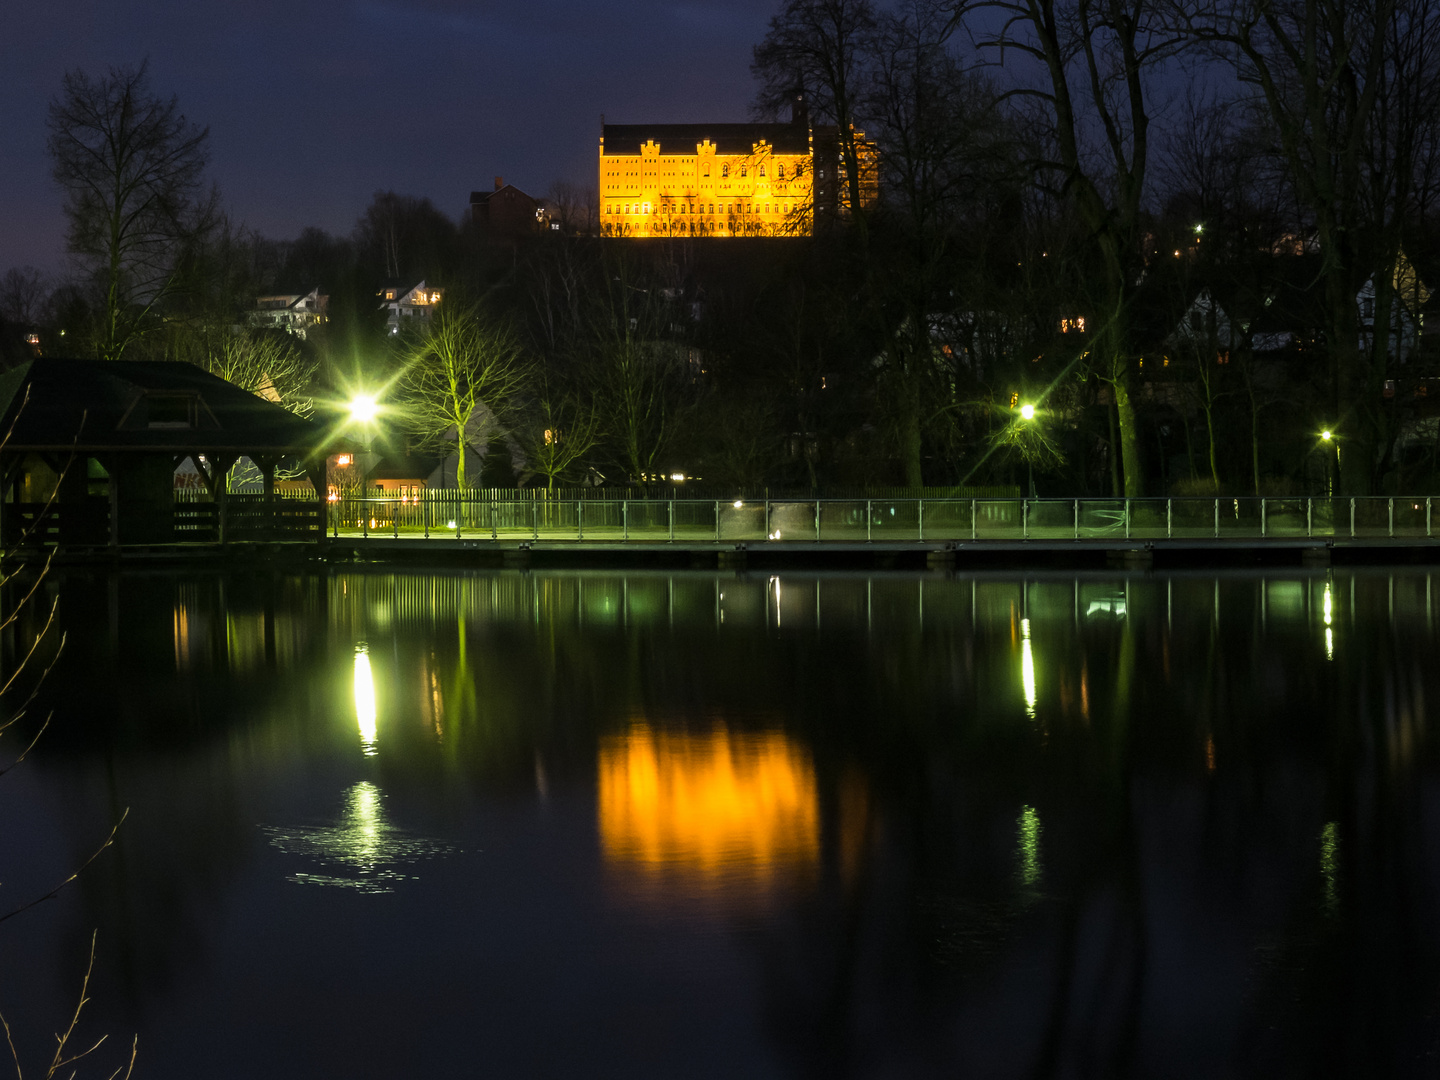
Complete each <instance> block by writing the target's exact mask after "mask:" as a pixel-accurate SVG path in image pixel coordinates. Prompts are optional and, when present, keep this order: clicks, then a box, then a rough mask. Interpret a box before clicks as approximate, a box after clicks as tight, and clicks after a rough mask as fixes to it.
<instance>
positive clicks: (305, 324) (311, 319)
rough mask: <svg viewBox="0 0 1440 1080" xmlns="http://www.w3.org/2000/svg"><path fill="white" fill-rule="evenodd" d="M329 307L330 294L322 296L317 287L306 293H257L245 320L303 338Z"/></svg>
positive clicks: (324, 316) (320, 322)
mask: <svg viewBox="0 0 1440 1080" xmlns="http://www.w3.org/2000/svg"><path fill="white" fill-rule="evenodd" d="M329 306H330V297H328V296H325V295H323V294H322V293H321V292H320V290H319V289H318V288H316V289H311V290H310V291H309V292H308V293H285V294H282V295H279V296H257V297H256V298H255V309H254V310H253V311H251V312H250V316H249V323H250V325H251V326H262V327H266V328H268V329H271V330H284V331H285V332H287V333H290V334H294V335H295V336H296V337H298V338H304V337H305V335H306V334H307V333H308V332H309V331H311V330H313V329H314V328H315V327H317V326H323V325H324V324H325V321H326V320H327V319H328V318H329V316H328V314H327V312H328V310H329Z"/></svg>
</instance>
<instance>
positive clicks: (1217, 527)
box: [1215, 499, 1220, 540]
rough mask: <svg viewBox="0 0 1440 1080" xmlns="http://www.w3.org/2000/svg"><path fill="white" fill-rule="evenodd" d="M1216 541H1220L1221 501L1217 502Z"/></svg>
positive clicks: (1217, 500)
mask: <svg viewBox="0 0 1440 1080" xmlns="http://www.w3.org/2000/svg"><path fill="white" fill-rule="evenodd" d="M1215 539H1216V540H1219V539H1220V500H1219V499H1216V500H1215Z"/></svg>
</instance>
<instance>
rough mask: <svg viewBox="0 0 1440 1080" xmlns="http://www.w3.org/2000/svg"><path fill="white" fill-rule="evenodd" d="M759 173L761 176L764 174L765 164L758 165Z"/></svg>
mask: <svg viewBox="0 0 1440 1080" xmlns="http://www.w3.org/2000/svg"><path fill="white" fill-rule="evenodd" d="M760 175H761V176H764V175H765V166H764V165H761V166H760Z"/></svg>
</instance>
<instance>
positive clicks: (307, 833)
mask: <svg viewBox="0 0 1440 1080" xmlns="http://www.w3.org/2000/svg"><path fill="white" fill-rule="evenodd" d="M263 828H264V831H265V832H266V833H267V834H268V835H269V837H270V843H271V845H272V846H274V847H276V848H279V849H280V850H281V851H283V852H284V853H285V854H287V855H292V856H296V857H298V858H302V859H306V860H308V861H309V863H310V864H311V869H309V870H305V871H300V872H298V873H293V874H289V875H287V878H288V880H290V881H293V882H295V883H296V884H299V885H327V886H331V887H333V888H342V889H353V890H354V891H356V892H360V893H388V892H394V891H395V885H396V883H397V882H401V881H412V880H414V878H415V875H414V874H410V873H406V872H404V871H403V870H402V869H401V868H402V867H409V866H412V865H414V864H415V863H418V862H421V861H423V860H425V859H431V858H434V857H435V856H437V855H448V854H450V853H452V852H454V851H455V850H456V849H455V848H454V847H453V846H452V845H451V844H449V843H447V842H445V841H443V840H435V839H429V838H427V837H423V836H412V835H409V834H407V833H406V832H405V831H404V830H402V829H398V828H396V827H395V826H394V825H392V824H390V822H388V821H387V820H385V804H384V796H383V795H382V793H381V791H380V789H379V788H377V787H376V786H375V785H374V784H372V783H370V781H368V780H362V781H360V782H359V783H358V784H356V785H354V786H353V787H351V788H349V789H347V790H346V792H345V796H344V801H343V803H342V807H341V813H340V820H339V821H337V822H336V823H335V824H333V825H321V826H308V827H307V826H300V827H295V828H276V827H273V826H264V827H263Z"/></svg>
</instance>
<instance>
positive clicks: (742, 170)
mask: <svg viewBox="0 0 1440 1080" xmlns="http://www.w3.org/2000/svg"><path fill="white" fill-rule="evenodd" d="M749 173H750V166H748V165H741V166H740V175H741V176H748V175H749Z"/></svg>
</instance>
